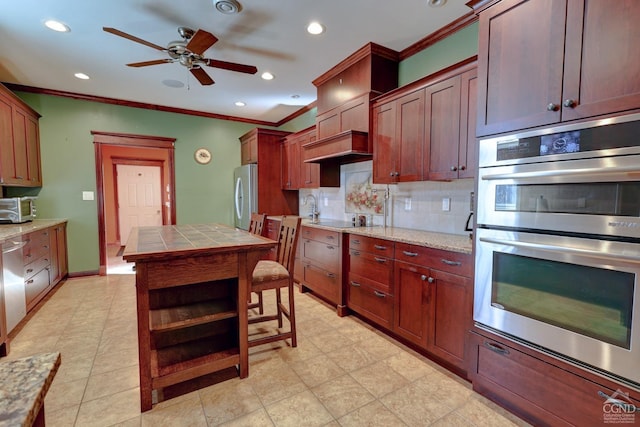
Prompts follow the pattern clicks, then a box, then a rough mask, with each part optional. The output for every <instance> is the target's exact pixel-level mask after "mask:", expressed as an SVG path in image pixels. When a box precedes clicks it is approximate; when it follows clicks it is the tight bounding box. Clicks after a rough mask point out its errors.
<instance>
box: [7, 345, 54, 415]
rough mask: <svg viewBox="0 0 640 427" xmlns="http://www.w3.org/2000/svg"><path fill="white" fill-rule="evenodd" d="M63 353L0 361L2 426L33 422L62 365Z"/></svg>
mask: <svg viewBox="0 0 640 427" xmlns="http://www.w3.org/2000/svg"><path fill="white" fill-rule="evenodd" d="M60 360H61V358H60V353H43V354H36V355H34V356H29V357H24V358H22V359H16V360H8V361H4V362H0V381H1V384H2V387H0V426H1V427H4V426H7V427H9V426H11V427H13V426H30V425H32V424H33V422H34V421H35V420H36V417H37V416H38V412H40V408H42V405H44V397H45V395H46V394H47V391H49V387H50V386H51V382H52V381H53V377H55V375H56V372H58V367H59V366H60Z"/></svg>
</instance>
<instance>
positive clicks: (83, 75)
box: [74, 73, 89, 80]
mask: <svg viewBox="0 0 640 427" xmlns="http://www.w3.org/2000/svg"><path fill="white" fill-rule="evenodd" d="M74 76H76V77H77V78H79V79H80V80H89V76H87V75H86V74H85V73H75V74H74Z"/></svg>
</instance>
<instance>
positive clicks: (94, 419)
mask: <svg viewBox="0 0 640 427" xmlns="http://www.w3.org/2000/svg"><path fill="white" fill-rule="evenodd" d="M138 415H140V390H139V389H137V388H136V389H132V390H127V391H123V392H120V393H117V394H112V395H109V396H105V397H103V398H101V399H95V400H92V401H89V402H83V403H82V404H81V405H80V410H79V411H78V418H77V419H76V425H77V426H82V427H102V426H111V425H113V424H116V423H121V422H123V421H127V420H129V419H131V418H135V417H137V416H138Z"/></svg>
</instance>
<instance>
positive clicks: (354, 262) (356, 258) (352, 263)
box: [349, 249, 393, 294]
mask: <svg viewBox="0 0 640 427" xmlns="http://www.w3.org/2000/svg"><path fill="white" fill-rule="evenodd" d="M349 273H353V274H356V275H358V276H359V277H364V278H366V279H368V280H370V281H371V282H372V283H375V285H376V287H378V288H379V289H380V290H381V291H384V292H386V293H388V294H393V286H392V283H393V260H392V259H389V258H385V257H383V256H379V255H376V254H372V253H369V252H361V251H358V250H354V249H351V250H350V251H349Z"/></svg>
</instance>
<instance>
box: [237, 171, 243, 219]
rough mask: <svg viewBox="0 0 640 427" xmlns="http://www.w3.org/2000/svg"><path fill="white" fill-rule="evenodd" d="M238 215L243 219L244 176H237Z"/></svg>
mask: <svg viewBox="0 0 640 427" xmlns="http://www.w3.org/2000/svg"><path fill="white" fill-rule="evenodd" d="M235 200H236V217H238V219H242V178H240V177H238V178H236V195H235Z"/></svg>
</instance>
